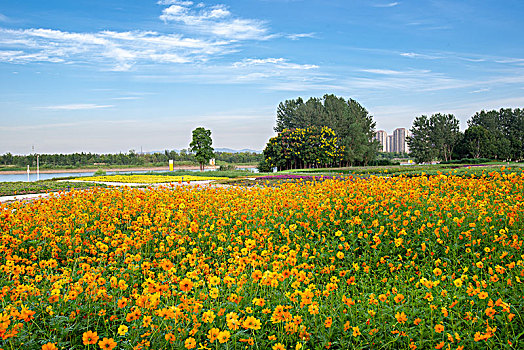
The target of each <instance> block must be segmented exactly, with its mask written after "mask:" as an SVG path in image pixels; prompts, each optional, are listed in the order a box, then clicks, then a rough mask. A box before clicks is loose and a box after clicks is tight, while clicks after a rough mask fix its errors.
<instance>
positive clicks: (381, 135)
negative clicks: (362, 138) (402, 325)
mask: <svg viewBox="0 0 524 350" xmlns="http://www.w3.org/2000/svg"><path fill="white" fill-rule="evenodd" d="M387 137H388V134H387V133H386V132H385V131H384V130H379V131H377V132H376V133H375V140H378V142H379V143H380V148H379V150H380V152H387V150H386V138H387Z"/></svg>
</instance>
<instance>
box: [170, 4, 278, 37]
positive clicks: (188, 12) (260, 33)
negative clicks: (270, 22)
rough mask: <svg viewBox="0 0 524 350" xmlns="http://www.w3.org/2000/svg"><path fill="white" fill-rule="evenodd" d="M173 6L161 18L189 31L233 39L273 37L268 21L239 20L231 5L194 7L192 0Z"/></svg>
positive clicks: (199, 5) (200, 5)
mask: <svg viewBox="0 0 524 350" xmlns="http://www.w3.org/2000/svg"><path fill="white" fill-rule="evenodd" d="M169 3H170V4H171V6H169V7H167V8H165V9H163V10H162V15H161V16H160V19H162V20H163V21H165V22H171V23H174V24H176V25H180V26H182V28H183V29H185V30H187V31H189V32H193V33H195V32H196V33H199V34H203V35H209V36H214V37H220V38H224V39H229V40H267V39H269V38H271V37H272V36H271V35H269V33H268V29H267V24H266V22H264V21H260V20H257V19H246V18H235V17H234V16H233V15H232V13H231V12H230V11H229V9H228V8H227V6H225V5H222V4H219V5H214V6H206V5H204V4H202V3H199V4H198V5H193V3H192V2H190V1H182V2H180V1H176V2H169ZM162 4H164V3H162ZM165 5H167V4H165Z"/></svg>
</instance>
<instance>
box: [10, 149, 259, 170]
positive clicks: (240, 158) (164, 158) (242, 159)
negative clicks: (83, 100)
mask: <svg viewBox="0 0 524 350" xmlns="http://www.w3.org/2000/svg"><path fill="white" fill-rule="evenodd" d="M214 157H215V159H216V160H217V161H223V162H227V163H258V162H260V161H261V160H262V159H263V156H262V154H257V153H254V152H240V153H230V152H215V153H214ZM170 159H172V160H173V161H175V162H190V163H194V164H198V163H199V161H198V160H197V159H196V157H195V154H194V153H193V152H190V151H189V150H186V149H183V150H180V151H179V152H177V151H169V150H165V151H164V152H163V153H143V154H142V153H137V152H135V151H133V150H130V151H129V152H128V153H117V154H95V153H84V152H82V153H70V154H40V155H39V164H40V166H41V167H74V166H93V165H109V166H119V165H135V166H144V165H165V164H167V163H168V162H169V160H170ZM0 164H1V165H6V166H18V167H24V168H25V167H26V166H28V165H29V166H36V154H29V155H13V154H11V153H6V154H3V155H0Z"/></svg>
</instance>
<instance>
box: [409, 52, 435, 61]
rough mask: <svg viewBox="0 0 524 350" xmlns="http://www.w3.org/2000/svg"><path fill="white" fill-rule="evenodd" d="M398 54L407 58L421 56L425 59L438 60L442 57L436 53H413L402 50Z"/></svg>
mask: <svg viewBox="0 0 524 350" xmlns="http://www.w3.org/2000/svg"><path fill="white" fill-rule="evenodd" d="M400 56H402V57H408V58H423V59H427V60H438V59H441V58H443V57H442V56H438V55H425V54H421V53H415V52H402V53H400Z"/></svg>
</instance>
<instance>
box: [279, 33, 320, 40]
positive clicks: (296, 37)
mask: <svg viewBox="0 0 524 350" xmlns="http://www.w3.org/2000/svg"><path fill="white" fill-rule="evenodd" d="M315 35H316V33H299V34H287V35H286V38H288V39H291V40H299V39H302V38H314V37H315Z"/></svg>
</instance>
